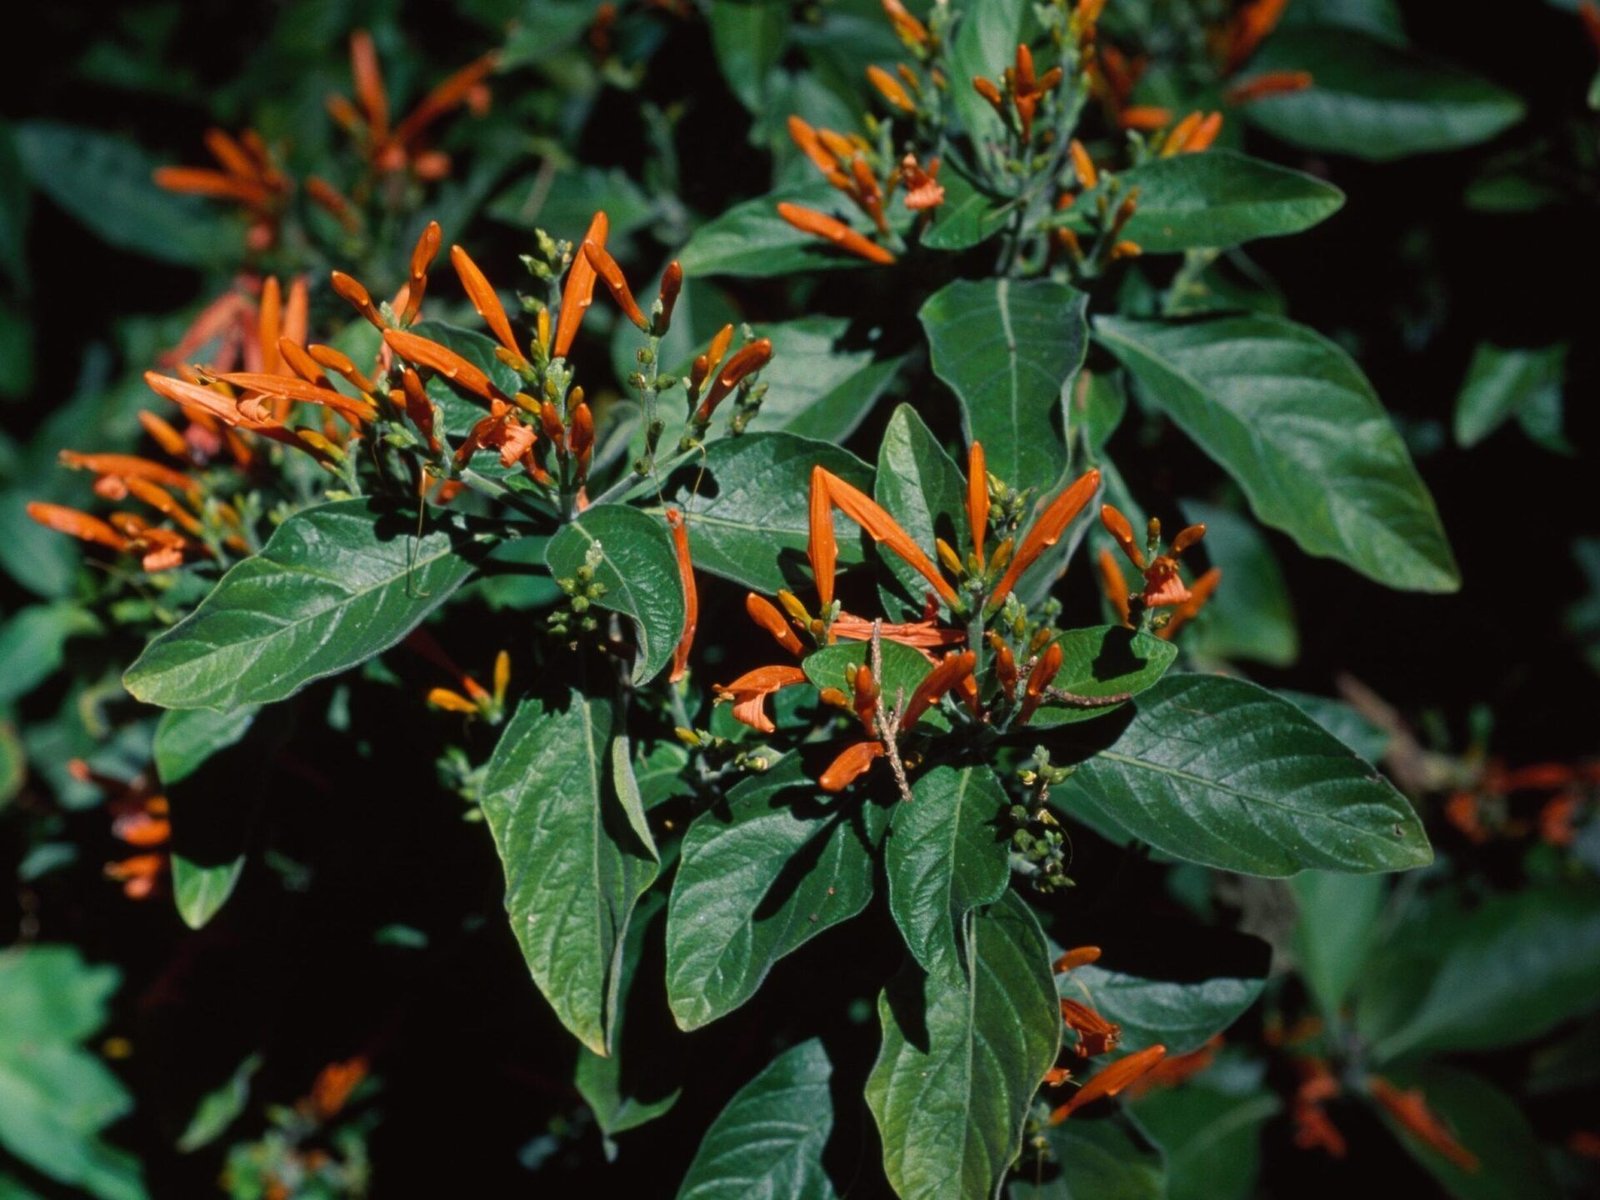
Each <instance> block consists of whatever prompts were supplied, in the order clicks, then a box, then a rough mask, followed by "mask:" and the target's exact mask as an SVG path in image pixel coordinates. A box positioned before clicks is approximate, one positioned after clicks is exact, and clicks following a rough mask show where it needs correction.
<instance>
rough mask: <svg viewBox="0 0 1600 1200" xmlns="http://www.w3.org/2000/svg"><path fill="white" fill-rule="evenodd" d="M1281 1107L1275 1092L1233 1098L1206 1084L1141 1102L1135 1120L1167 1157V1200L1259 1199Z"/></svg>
mask: <svg viewBox="0 0 1600 1200" xmlns="http://www.w3.org/2000/svg"><path fill="white" fill-rule="evenodd" d="M1279 1107H1280V1105H1279V1101H1278V1098H1277V1096H1275V1095H1273V1094H1272V1093H1270V1092H1267V1093H1263V1092H1261V1091H1260V1090H1259V1089H1252V1090H1251V1091H1250V1092H1249V1093H1248V1094H1245V1095H1233V1094H1230V1093H1228V1092H1223V1091H1218V1090H1215V1089H1213V1088H1210V1087H1207V1086H1205V1085H1203V1084H1190V1085H1189V1086H1187V1087H1181V1088H1160V1089H1158V1090H1156V1091H1154V1092H1151V1093H1150V1094H1149V1095H1147V1096H1144V1097H1142V1098H1141V1099H1140V1100H1139V1101H1138V1103H1137V1104H1136V1105H1135V1106H1134V1116H1135V1117H1137V1118H1138V1121H1139V1123H1140V1124H1141V1125H1143V1126H1144V1127H1145V1128H1146V1129H1148V1130H1149V1131H1150V1134H1151V1136H1152V1137H1154V1138H1155V1140H1156V1142H1157V1143H1158V1144H1159V1145H1160V1146H1161V1148H1162V1150H1163V1151H1165V1152H1166V1159H1167V1200H1251V1198H1252V1197H1254V1196H1256V1195H1257V1194H1258V1193H1257V1191H1256V1176H1257V1174H1258V1173H1259V1171H1260V1163H1261V1127H1262V1125H1264V1124H1265V1123H1266V1122H1267V1121H1268V1120H1269V1119H1270V1118H1272V1117H1273V1116H1275V1115H1277V1112H1278V1109H1279ZM1068 1124H1071V1122H1070V1121H1069V1122H1068Z"/></svg>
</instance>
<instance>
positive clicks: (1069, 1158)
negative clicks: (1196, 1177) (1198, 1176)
mask: <svg viewBox="0 0 1600 1200" xmlns="http://www.w3.org/2000/svg"><path fill="white" fill-rule="evenodd" d="M1040 1132H1041V1133H1042V1134H1043V1135H1044V1139H1045V1141H1046V1143H1047V1144H1048V1145H1049V1147H1050V1156H1049V1159H1048V1160H1046V1161H1043V1162H1036V1161H1035V1159H1034V1157H1033V1155H1031V1154H1029V1152H1028V1151H1027V1150H1024V1151H1023V1156H1022V1160H1021V1161H1020V1162H1019V1163H1018V1164H1017V1170H1016V1175H1015V1178H1014V1179H1013V1180H1012V1183H1011V1189H1010V1191H1009V1192H1007V1195H1008V1196H1009V1197H1010V1200H1166V1196H1167V1171H1166V1165H1165V1163H1164V1161H1163V1159H1162V1154H1161V1148H1160V1147H1159V1146H1157V1145H1156V1144H1155V1143H1153V1142H1152V1141H1151V1140H1150V1138H1149V1136H1148V1135H1147V1134H1146V1133H1145V1132H1144V1130H1142V1129H1140V1128H1139V1126H1138V1124H1137V1123H1135V1122H1134V1121H1133V1120H1132V1119H1131V1118H1129V1117H1128V1116H1127V1115H1126V1114H1125V1113H1116V1114H1114V1115H1112V1116H1110V1117H1105V1118H1102V1119H1100V1120H1087V1119H1084V1118H1080V1117H1074V1118H1073V1119H1072V1120H1070V1121H1063V1122H1062V1123H1061V1124H1059V1125H1046V1126H1045V1127H1044V1128H1043V1129H1041V1130H1040Z"/></svg>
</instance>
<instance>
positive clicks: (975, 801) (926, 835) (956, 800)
mask: <svg viewBox="0 0 1600 1200" xmlns="http://www.w3.org/2000/svg"><path fill="white" fill-rule="evenodd" d="M912 797H913V799H912V801H911V803H909V804H907V803H902V804H899V805H897V806H896V807H895V810H894V818H893V823H892V824H891V825H890V828H889V839H888V841H887V842H886V843H885V846H884V858H883V867H884V873H885V874H886V875H887V876H888V880H889V911H890V912H891V913H892V914H893V915H894V920H895V924H896V925H898V926H899V927H900V932H901V933H902V934H903V935H904V936H905V939H906V945H907V946H908V947H909V948H910V950H911V956H912V957H913V958H915V959H916V960H917V962H918V963H919V964H920V965H921V966H922V967H923V969H924V970H926V971H928V972H929V973H930V974H932V973H941V972H942V973H944V974H949V973H950V972H951V971H958V972H959V971H964V970H965V969H966V967H967V964H965V963H963V962H961V961H960V952H961V949H962V943H963V942H964V941H965V936H964V930H965V927H966V916H967V914H968V913H969V912H971V911H972V910H973V909H975V908H977V907H979V906H980V905H984V904H993V903H994V902H995V901H996V900H998V899H999V898H1000V894H1001V893H1002V892H1004V891H1005V888H1006V884H1007V883H1008V882H1009V881H1010V879H1011V865H1010V856H1011V843H1010V838H1009V836H1008V831H1006V830H1002V829H1000V828H999V825H998V819H999V817H1000V814H1001V813H1002V812H1004V811H1005V809H1006V807H1007V805H1008V803H1009V801H1008V800H1007V798H1006V794H1005V791H1004V789H1002V788H1001V786H1000V784H999V782H998V781H997V780H996V779H995V777H994V773H993V772H992V771H990V770H989V768H988V767H962V768H960V769H957V768H955V767H935V768H934V769H933V770H931V771H929V772H928V773H927V774H926V775H923V776H922V777H921V778H920V779H918V780H917V782H916V786H915V787H913V788H912Z"/></svg>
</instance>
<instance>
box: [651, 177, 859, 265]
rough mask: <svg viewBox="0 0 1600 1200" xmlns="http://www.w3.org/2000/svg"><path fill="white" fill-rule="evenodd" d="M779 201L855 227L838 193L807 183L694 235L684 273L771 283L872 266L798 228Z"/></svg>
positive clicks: (682, 256) (749, 204)
mask: <svg viewBox="0 0 1600 1200" xmlns="http://www.w3.org/2000/svg"><path fill="white" fill-rule="evenodd" d="M781 201H787V202H789V203H792V204H798V205H801V206H802V207H804V208H814V209H818V210H819V211H822V212H825V213H829V214H830V215H833V216H837V217H838V218H839V219H840V220H842V221H844V223H845V224H846V225H850V224H852V223H853V220H852V217H851V215H850V213H849V212H847V211H846V210H845V208H844V207H843V206H842V205H841V203H840V197H839V193H838V192H836V191H835V190H834V189H833V188H832V187H830V186H828V185H827V184H826V183H821V182H815V183H808V184H805V185H803V186H801V187H794V188H785V189H784V190H782V191H779V192H772V193H770V194H769V195H766V196H758V197H756V198H755V199H754V200H746V201H745V202H744V203H743V204H736V205H734V206H733V207H732V208H730V209H729V210H728V211H727V212H725V213H723V214H722V215H721V216H719V217H716V218H715V219H713V220H711V221H707V222H706V223H705V224H704V225H702V226H700V228H699V229H697V230H695V231H694V236H692V237H691V238H690V239H689V241H688V244H686V245H685V246H684V247H683V249H682V250H681V251H679V252H678V262H679V263H680V264H682V266H683V272H684V274H685V275H693V276H696V277H699V276H706V275H739V276H744V277H746V278H769V277H772V276H776V275H792V274H794V273H795V272H797V271H840V270H845V269H852V268H857V267H870V266H873V265H874V264H873V263H870V262H868V261H867V260H866V259H864V258H860V257H858V256H856V255H854V254H851V253H849V252H848V251H845V250H840V249H838V248H837V247H835V246H834V245H833V244H832V243H831V242H828V241H825V240H824V239H822V238H819V237H817V236H816V235H815V234H810V233H803V232H801V231H800V230H798V229H796V228H795V227H794V226H793V225H791V224H789V222H787V221H785V220H784V219H783V218H782V217H780V216H779V215H778V204H779V203H780V202H781ZM858 228H859V231H860V232H861V233H862V234H863V235H865V234H866V233H867V232H868V231H867V228H866V227H865V226H859V227H858Z"/></svg>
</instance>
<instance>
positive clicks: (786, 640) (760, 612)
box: [744, 592, 805, 658]
mask: <svg viewBox="0 0 1600 1200" xmlns="http://www.w3.org/2000/svg"><path fill="white" fill-rule="evenodd" d="M744 610H745V612H746V613H748V614H749V615H750V619H751V620H752V621H754V622H755V623H756V624H757V625H759V626H761V628H762V629H765V630H766V631H767V632H768V633H770V634H771V635H772V637H773V640H775V641H776V642H777V643H778V645H780V646H782V647H783V648H784V649H785V650H787V651H788V652H789V653H790V654H792V655H794V656H795V657H796V658H799V657H800V656H801V655H802V654H803V653H805V647H804V646H803V645H802V644H801V642H800V639H799V637H797V636H796V635H795V632H794V629H793V628H792V627H791V626H790V625H789V622H788V621H786V620H784V617H783V614H782V613H781V612H779V611H778V610H777V609H776V608H774V607H773V606H772V604H771V602H770V601H768V600H767V599H766V598H765V597H764V596H758V595H756V593H754V592H751V593H750V594H749V595H747V596H746V597H745V598H744Z"/></svg>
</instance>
